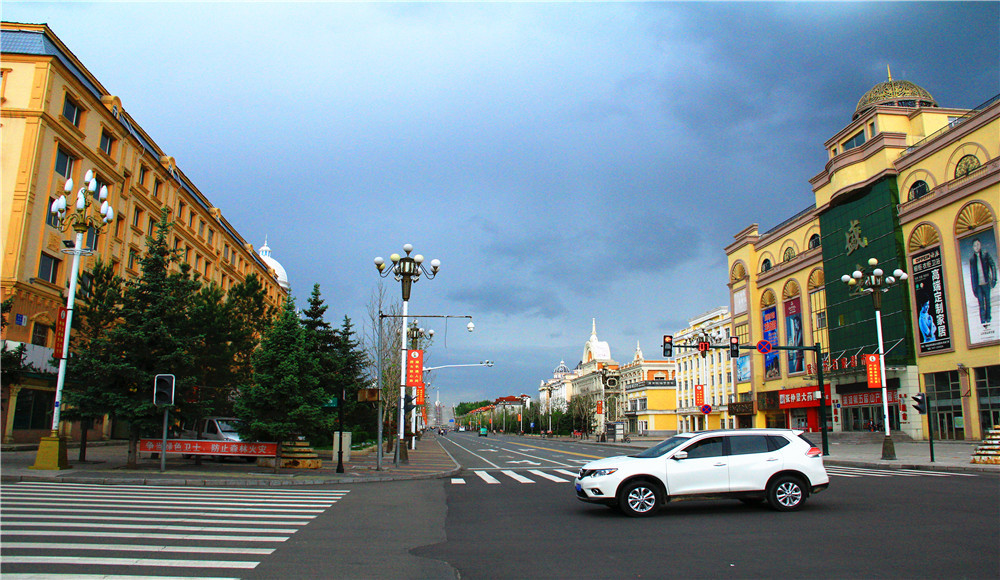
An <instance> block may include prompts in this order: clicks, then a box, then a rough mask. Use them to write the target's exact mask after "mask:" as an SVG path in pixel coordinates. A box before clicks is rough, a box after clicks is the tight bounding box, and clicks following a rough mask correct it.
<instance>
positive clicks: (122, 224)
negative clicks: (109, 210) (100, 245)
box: [115, 216, 125, 240]
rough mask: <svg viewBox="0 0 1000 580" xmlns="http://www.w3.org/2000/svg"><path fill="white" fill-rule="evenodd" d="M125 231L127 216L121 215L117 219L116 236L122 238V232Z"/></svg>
mask: <svg viewBox="0 0 1000 580" xmlns="http://www.w3.org/2000/svg"><path fill="white" fill-rule="evenodd" d="M124 231H125V218H123V217H121V216H119V217H118V219H116V220H115V237H116V238H118V239H119V240H120V239H121V238H122V234H123V233H124Z"/></svg>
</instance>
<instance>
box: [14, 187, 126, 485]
mask: <svg viewBox="0 0 1000 580" xmlns="http://www.w3.org/2000/svg"><path fill="white" fill-rule="evenodd" d="M83 181H84V187H81V188H80V189H79V190H78V191H77V192H76V201H75V203H74V204H73V207H72V209H70V208H69V206H68V204H67V201H66V194H69V193H71V192H72V191H73V180H72V179H67V180H66V184H65V186H64V187H63V194H62V195H61V196H59V198H58V199H56V200H55V201H53V202H52V205H51V207H49V211H50V212H51V213H52V214H53V215H54V216H55V217H56V220H58V222H59V226H58V227H59V229H60V231H64V232H65V231H66V230H68V229H70V228H72V229H73V231H74V232H76V240H75V242H74V244H73V248H72V249H69V248H66V249H63V251H62V252H63V253H64V254H69V255H72V256H73V267H72V269H71V270H70V275H69V297H67V299H66V326H65V329H66V331H65V333H64V334H63V344H62V357H60V359H59V374H58V375H57V379H56V396H55V409H54V411H53V412H52V432H51V433H50V434H49V436H48V437H42V438H41V440H40V441H39V444H38V454H37V455H36V456H35V464H34V465H32V466H31V469H69V460H68V459H67V457H66V441H65V440H64V439H63V438H62V437H60V436H59V416H60V409H61V403H62V392H63V386H64V385H65V384H66V363H67V361H68V360H69V331H70V328H72V325H73V305H74V304H75V302H76V286H77V278H78V277H79V274H80V256H89V255H91V254H93V253H94V251H93V249H88V248H84V246H83V237H84V236H85V235H86V234H87V232H88V231H91V230H92V231H93V232H94V234H95V237H94V240H95V244H94V245H95V246H96V245H97V244H96V240H97V237H96V236H97V234H98V233H100V231H101V230H102V229H104V228H105V227H106V226H107V225H108V224H109V223H111V222H112V221H113V220H114V219H115V211H114V210H113V209H112V208H111V205H110V204H109V203H108V187H107V186H101V189H100V191H98V190H97V178H96V177H95V176H94V172H93V170H91V171H88V172H87V175H86V176H85V177H84V179H83ZM95 197H96V198H97V200H98V201H100V202H101V207H100V210H99V213H100V215H96V214H95V213H92V212H91V211H90V210H91V209H93V208H94V207H95V205H96V204H95V201H94V198H95ZM61 323H62V321H59V322H57V324H61Z"/></svg>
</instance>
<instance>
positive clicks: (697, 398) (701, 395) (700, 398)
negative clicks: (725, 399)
mask: <svg viewBox="0 0 1000 580" xmlns="http://www.w3.org/2000/svg"><path fill="white" fill-rule="evenodd" d="M704 404H705V385H695V386H694V406H695V407H700V406H702V405H704Z"/></svg>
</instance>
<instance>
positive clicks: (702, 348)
mask: <svg viewBox="0 0 1000 580" xmlns="http://www.w3.org/2000/svg"><path fill="white" fill-rule="evenodd" d="M710 350H712V343H710V342H708V341H704V340H703V341H700V342H699V343H698V352H700V353H701V358H705V357H707V356H708V351H710Z"/></svg>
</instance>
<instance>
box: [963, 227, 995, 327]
mask: <svg viewBox="0 0 1000 580" xmlns="http://www.w3.org/2000/svg"><path fill="white" fill-rule="evenodd" d="M958 249H959V254H960V255H961V256H962V291H963V294H964V296H965V317H966V320H968V325H969V344H973V345H974V344H983V343H986V342H993V341H995V340H997V339H1000V318H993V312H994V311H995V310H996V309H997V307H1000V290H998V289H997V242H996V230H995V228H990V229H988V230H981V231H979V232H976V233H975V234H973V235H971V236H968V237H965V238H962V239H960V240H959V241H958Z"/></svg>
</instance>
